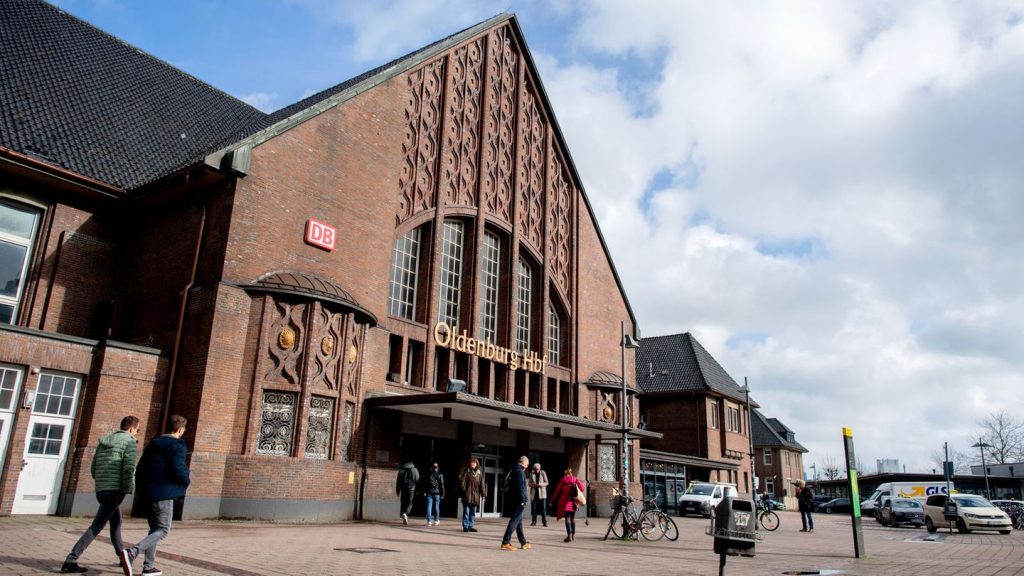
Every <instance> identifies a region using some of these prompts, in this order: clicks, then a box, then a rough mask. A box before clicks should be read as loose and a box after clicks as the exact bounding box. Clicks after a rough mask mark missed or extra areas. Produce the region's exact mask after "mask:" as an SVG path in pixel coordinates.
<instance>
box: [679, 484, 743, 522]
mask: <svg viewBox="0 0 1024 576" xmlns="http://www.w3.org/2000/svg"><path fill="white" fill-rule="evenodd" d="M737 494H738V493H737V491H736V485H735V484H726V483H712V482H692V483H690V486H689V487H688V488H687V489H686V492H683V495H682V496H680V497H679V515H680V516H686V515H687V514H700V515H701V516H704V517H705V518H710V517H711V511H712V510H714V509H715V506H718V503H719V502H721V501H722V499H723V498H726V497H729V496H731V497H733V498H735V497H736V495H737Z"/></svg>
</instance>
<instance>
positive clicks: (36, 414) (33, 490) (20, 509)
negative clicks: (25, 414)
mask: <svg viewBox="0 0 1024 576" xmlns="http://www.w3.org/2000/svg"><path fill="white" fill-rule="evenodd" d="M80 383H81V380H80V379H79V378H78V377H77V376H71V375H67V374H55V373H48V372H44V373H42V374H40V375H39V385H38V386H37V387H36V392H35V400H34V401H33V403H32V416H31V417H30V418H29V420H28V435H27V437H26V438H25V454H24V457H23V460H22V467H21V475H20V476H18V488H17V489H16V490H15V492H14V506H13V507H12V509H11V513H13V514H53V513H55V512H56V511H57V497H58V496H59V494H60V485H61V480H62V479H63V477H64V463H65V462H66V461H67V456H68V444H70V440H71V429H72V427H73V425H74V422H75V406H76V404H77V402H78V389H79V384H80Z"/></svg>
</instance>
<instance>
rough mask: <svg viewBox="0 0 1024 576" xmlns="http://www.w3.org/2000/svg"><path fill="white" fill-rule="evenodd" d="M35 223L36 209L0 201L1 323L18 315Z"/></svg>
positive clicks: (12, 320) (10, 320)
mask: <svg viewBox="0 0 1024 576" xmlns="http://www.w3.org/2000/svg"><path fill="white" fill-rule="evenodd" d="M38 222H39V211H38V210H34V209H32V208H29V207H27V206H24V205H22V204H16V203H14V202H10V201H7V200H0V324H11V323H13V322H14V320H15V318H16V317H17V313H18V303H19V301H20V299H21V295H22V292H23V291H24V289H25V276H26V275H27V273H28V261H29V256H30V255H31V251H32V250H31V249H32V241H33V239H34V238H35V234H36V228H37V226H38Z"/></svg>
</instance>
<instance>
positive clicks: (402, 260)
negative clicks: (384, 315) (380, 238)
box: [388, 228, 420, 320]
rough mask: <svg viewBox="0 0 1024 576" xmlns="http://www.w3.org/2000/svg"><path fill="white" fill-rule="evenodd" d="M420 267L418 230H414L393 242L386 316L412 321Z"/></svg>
mask: <svg viewBox="0 0 1024 576" xmlns="http://www.w3.org/2000/svg"><path fill="white" fill-rule="evenodd" d="M419 266H420V229H419V228H414V229H413V230H410V231H409V232H407V233H406V234H405V235H404V236H402V237H400V238H399V239H398V240H396V241H395V250H394V252H393V253H392V256H391V293H390V295H389V297H388V314H390V315H391V316H397V317H398V318H405V319H406V320H413V319H414V318H415V314H416V285H417V281H418V276H419Z"/></svg>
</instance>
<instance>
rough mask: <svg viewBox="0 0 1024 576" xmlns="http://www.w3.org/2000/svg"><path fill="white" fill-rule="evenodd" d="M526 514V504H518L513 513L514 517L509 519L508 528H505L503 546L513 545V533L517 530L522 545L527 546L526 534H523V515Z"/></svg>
mask: <svg viewBox="0 0 1024 576" xmlns="http://www.w3.org/2000/svg"><path fill="white" fill-rule="evenodd" d="M524 512H526V502H520V503H518V504H516V507H515V509H514V510H513V511H512V517H511V518H509V519H508V526H506V527H505V535H504V536H502V537H501V543H502V544H511V543H512V531H513V530H515V532H516V538H519V543H520V544H526V542H527V540H526V534H524V533H523V513H524Z"/></svg>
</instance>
